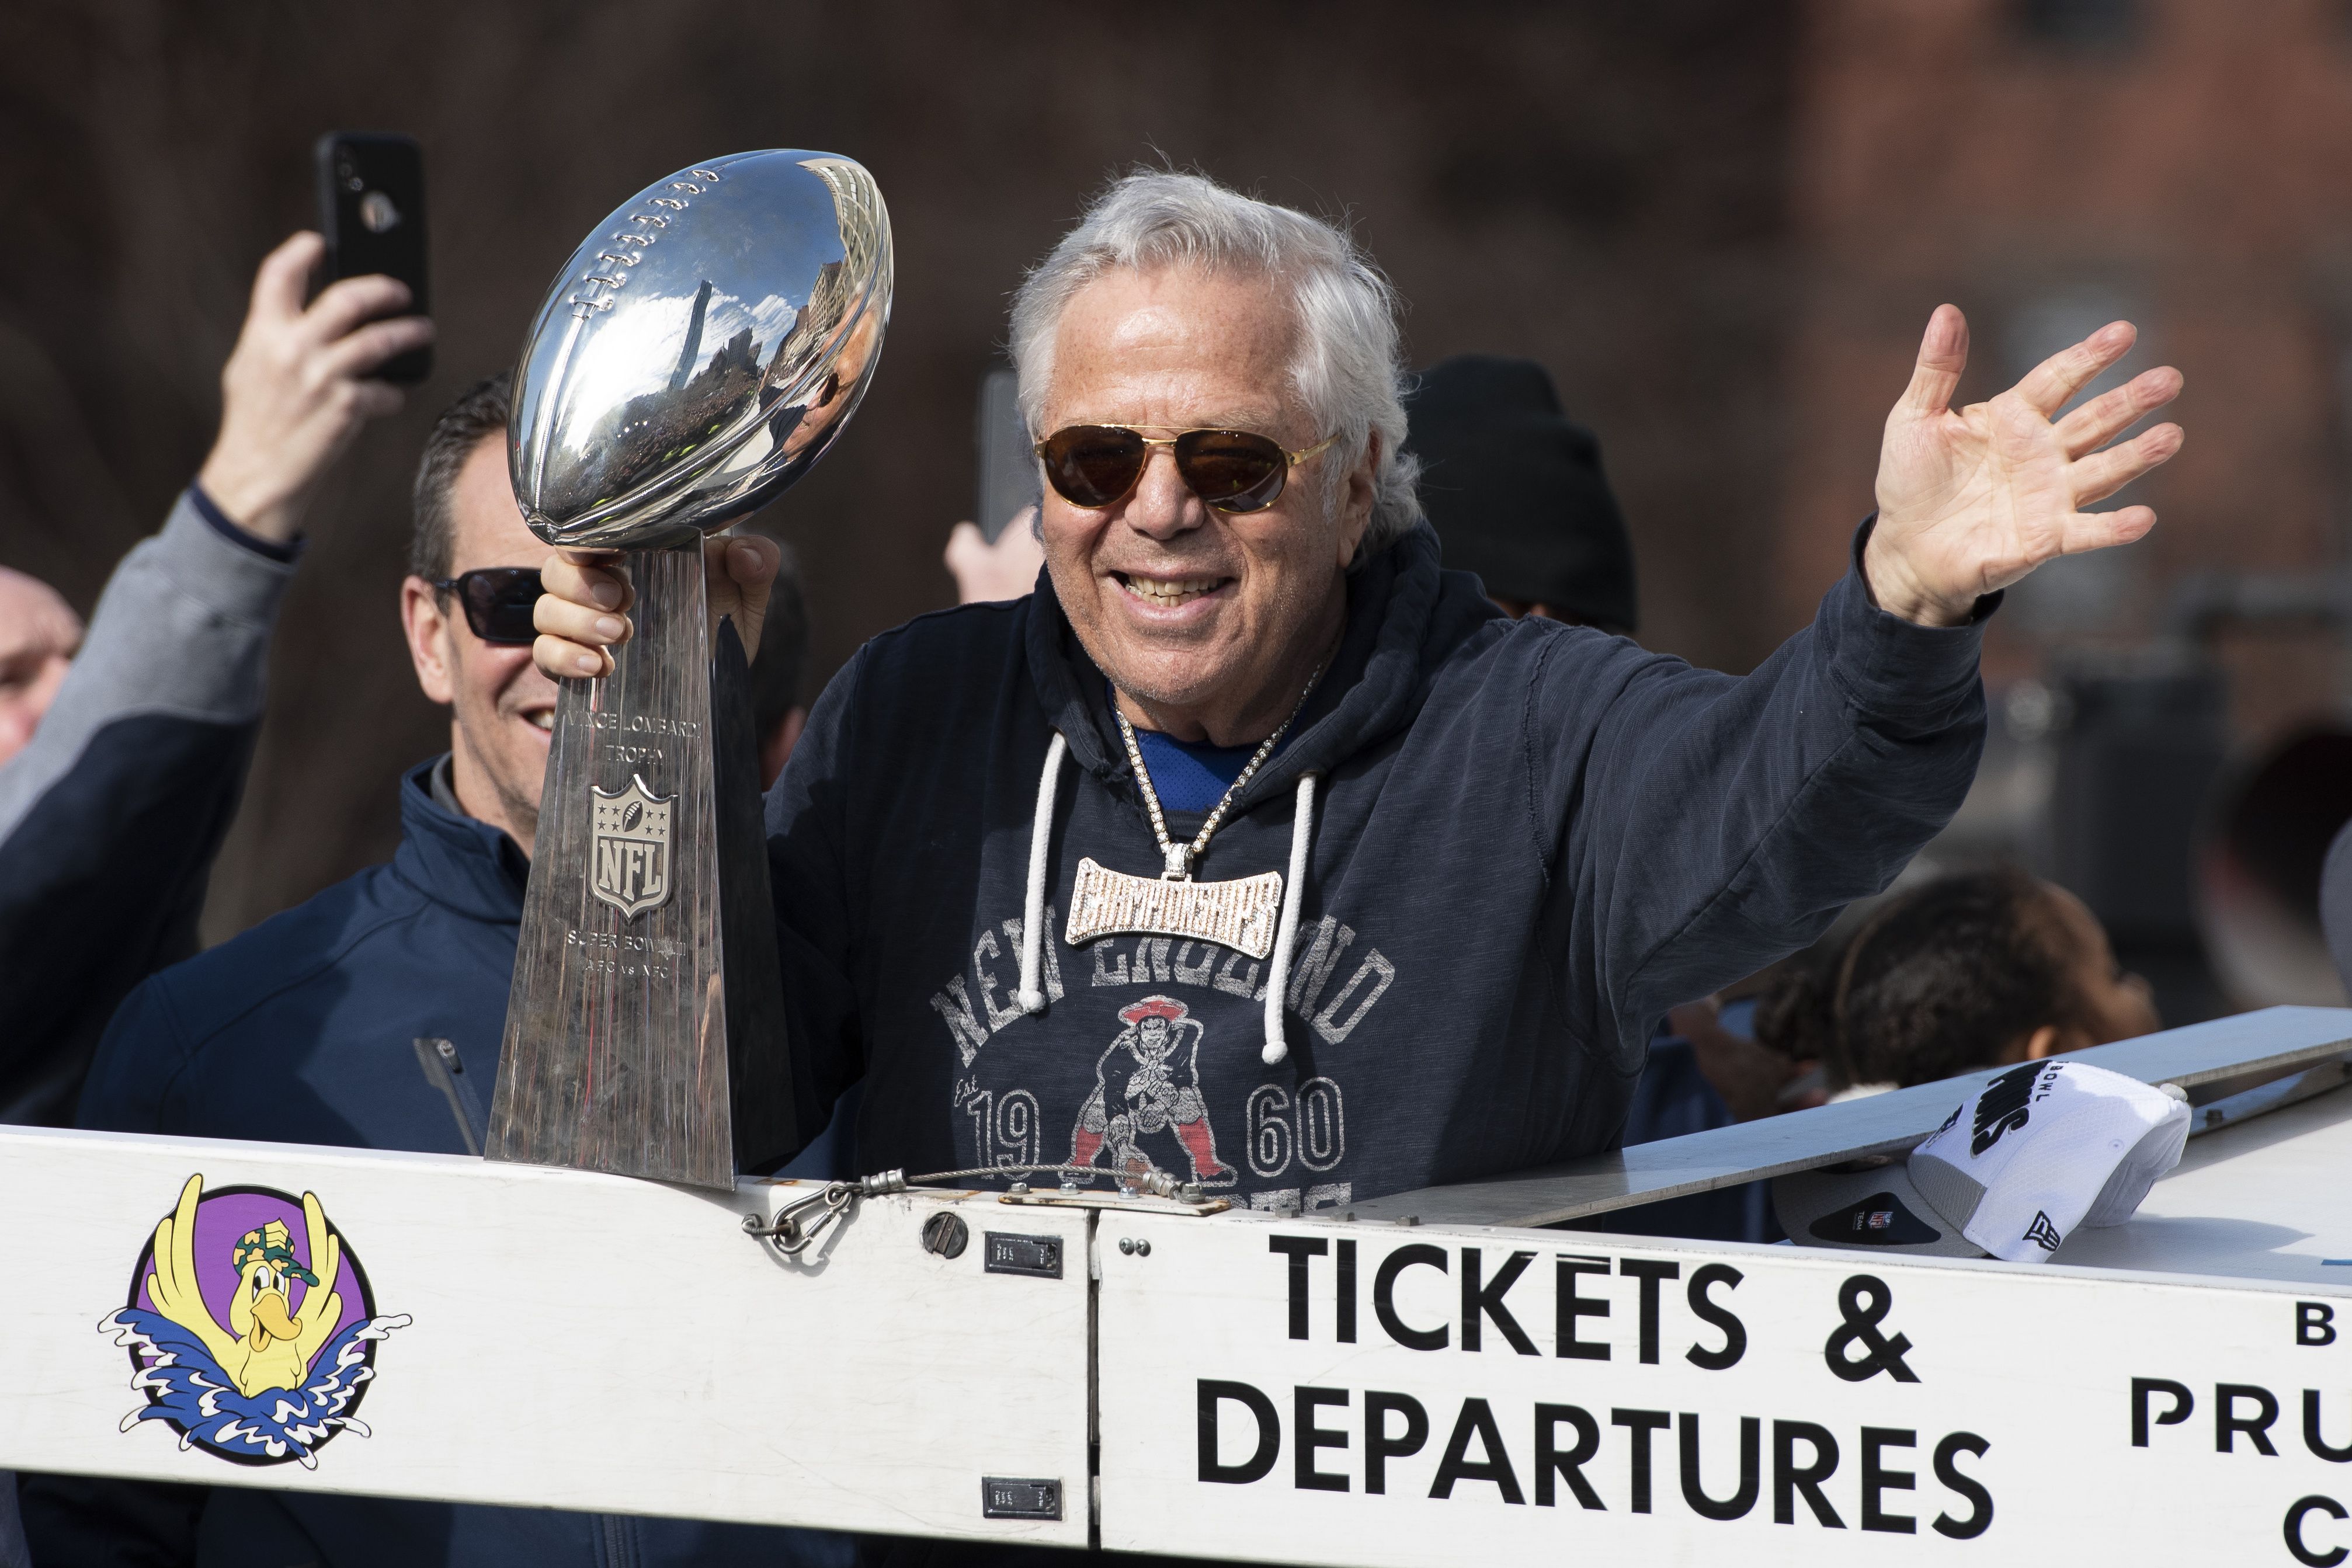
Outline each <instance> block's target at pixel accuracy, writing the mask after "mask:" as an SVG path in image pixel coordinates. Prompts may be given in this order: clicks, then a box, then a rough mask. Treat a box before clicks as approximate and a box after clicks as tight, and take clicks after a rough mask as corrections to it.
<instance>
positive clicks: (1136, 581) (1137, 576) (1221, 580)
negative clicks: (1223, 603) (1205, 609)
mask: <svg viewBox="0 0 2352 1568" xmlns="http://www.w3.org/2000/svg"><path fill="white" fill-rule="evenodd" d="M1111 576H1112V577H1113V578H1115V579H1117V580H1118V585H1119V586H1120V587H1121V588H1124V589H1126V590H1127V591H1129V593H1131V594H1133V595H1135V597H1136V598H1138V599H1140V600H1141V601H1143V602H1144V603H1146V604H1149V605H1150V606H1151V607H1152V608H1153V609H1155V610H1173V609H1175V608H1176V607H1177V606H1178V605H1180V604H1190V603H1191V602H1192V601H1194V600H1195V599H1199V598H1202V597H1203V596H1205V595H1207V594H1211V593H1214V592H1215V591H1217V590H1218V589H1220V588H1223V586H1224V585H1225V584H1226V583H1228V582H1231V581H1232V580H1233V579H1231V578H1229V577H1145V576H1143V575H1142V574H1141V573H1139V572H1132V571H1114V572H1112V573H1111Z"/></svg>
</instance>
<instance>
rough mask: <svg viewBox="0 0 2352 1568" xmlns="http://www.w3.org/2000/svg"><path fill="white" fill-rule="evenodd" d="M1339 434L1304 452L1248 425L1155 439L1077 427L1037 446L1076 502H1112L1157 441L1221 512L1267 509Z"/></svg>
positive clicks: (1049, 472)
mask: <svg viewBox="0 0 2352 1568" xmlns="http://www.w3.org/2000/svg"><path fill="white" fill-rule="evenodd" d="M1337 440H1339V437H1338V436H1337V435H1331V436H1327V437H1325V438H1324V439H1323V440H1321V441H1318V442H1317V443H1316V444H1314V445H1312V446H1309V447H1307V448H1306V449H1305V450H1304V451H1300V452H1290V451H1286V450H1285V449H1284V447H1283V445H1282V444H1281V443H1280V442H1278V441H1276V440H1275V439H1274V438H1273V437H1272V436H1270V435H1259V434H1255V432H1253V431H1247V430H1187V431H1184V432H1182V433H1181V434H1176V435H1162V436H1150V435H1145V434H1142V433H1141V432H1140V431H1135V430H1130V429H1129V428H1128V427H1127V426H1126V425H1123V424H1073V425H1070V426H1069V427H1068V428H1066V429H1063V430H1057V431H1055V432H1054V434H1051V435H1049V436H1047V437H1045V440H1043V441H1041V442H1039V443H1038V444H1037V455H1038V457H1039V458H1040V459H1042V460H1043V461H1044V463H1045V477H1046V479H1047V480H1048V481H1050V482H1051V483H1052V485H1053V486H1054V491H1055V494H1056V495H1058V496H1060V497H1062V499H1064V500H1066V501H1067V502H1069V503H1070V504H1071V505H1072V506H1074V507H1108V506H1109V505H1110V504H1111V503H1112V502H1113V501H1116V500H1118V498H1119V497H1121V496H1124V495H1126V494H1127V493H1128V492H1129V490H1132V489H1134V488H1135V486H1136V482H1137V481H1138V480H1139V479H1141V478H1142V477H1143V467H1144V465H1145V464H1147V463H1149V462H1150V461H1151V449H1152V448H1153V447H1155V446H1167V447H1172V448H1174V451H1175V458H1176V472H1177V474H1178V476H1181V478H1182V479H1183V481H1184V483H1185V484H1186V485H1188V486H1191V487H1192V494H1194V495H1196V496H1198V497H1201V499H1202V500H1203V501H1206V502H1208V503H1209V505H1211V506H1212V507H1216V508H1217V510H1219V511H1221V512H1262V511H1264V510H1265V508H1266V507H1271V506H1273V505H1274V503H1275V502H1276V500H1278V499H1280V498H1281V496H1282V487H1283V486H1284V485H1286V483H1288V482H1289V478H1290V470H1291V467H1292V465H1294V464H1299V463H1304V462H1306V461H1307V459H1308V458H1310V457H1312V456H1314V455H1317V454H1318V453H1319V452H1321V451H1322V450H1323V449H1324V448H1325V447H1327V446H1328V445H1330V444H1331V443H1332V442H1334V441H1337Z"/></svg>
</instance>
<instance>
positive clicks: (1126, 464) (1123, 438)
mask: <svg viewBox="0 0 2352 1568" xmlns="http://www.w3.org/2000/svg"><path fill="white" fill-rule="evenodd" d="M1149 451H1150V448H1149V447H1147V446H1146V445H1145V444H1144V443H1143V437H1141V436H1140V435H1138V434H1135V432H1133V431H1131V430H1119V429H1116V428H1114V427H1113V426H1110V425H1108V424H1074V425H1072V426H1070V427H1069V428H1068V429H1067V430H1057V431H1055V433H1054V434H1051V435H1049V436H1047V437H1046V438H1045V445H1044V447H1043V448H1042V449H1041V455H1043V456H1044V458H1045V476H1046V477H1047V478H1048V479H1051V480H1052V481H1053V482H1054V489H1055V493H1056V494H1058V495H1059V496H1060V497H1062V499H1064V500H1066V501H1067V502H1069V503H1070V504H1071V505H1072V506H1074V507H1108V506H1109V505H1110V504H1111V503H1112V502H1113V501H1116V500H1118V498H1119V497H1121V496H1124V495H1126V494H1127V493H1128V492H1129V490H1132V489H1133V488H1135V481H1136V480H1137V478H1138V477H1139V476H1141V475H1142V473H1143V459H1144V455H1145V454H1146V453H1147V452H1149Z"/></svg>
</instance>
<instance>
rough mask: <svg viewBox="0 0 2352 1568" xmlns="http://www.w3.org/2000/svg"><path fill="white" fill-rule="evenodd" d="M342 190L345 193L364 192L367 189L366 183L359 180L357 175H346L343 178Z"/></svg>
mask: <svg viewBox="0 0 2352 1568" xmlns="http://www.w3.org/2000/svg"><path fill="white" fill-rule="evenodd" d="M343 189H344V190H346V191H364V190H366V189H367V182H366V181H365V180H362V179H361V178H360V177H359V176H358V175H357V174H346V175H345V176H343Z"/></svg>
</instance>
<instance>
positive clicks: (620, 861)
mask: <svg viewBox="0 0 2352 1568" xmlns="http://www.w3.org/2000/svg"><path fill="white" fill-rule="evenodd" d="M588 793H589V795H590V797H591V806H590V812H589V814H590V816H591V818H592V819H593V831H592V834H591V849H590V855H589V867H590V871H589V881H588V888H589V891H590V892H592V893H593V894H595V895H596V896H597V898H598V899H599V900H601V901H602V902H604V903H605V904H611V905H612V906H613V907H614V908H615V909H617V910H619V911H620V912H621V914H622V915H623V917H624V918H625V919H630V920H635V918H636V917H637V916H638V915H643V914H644V913H645V912H646V910H648V909H659V908H660V907H661V906H662V905H663V904H667V903H668V902H669V891H670V873H669V829H670V812H671V809H672V807H674V806H675V805H676V804H677V796H675V795H656V794H655V793H654V792H653V791H652V790H651V789H648V788H646V780H645V776H644V775H643V774H638V775H635V776H633V777H631V779H629V787H628V788H627V789H621V790H604V789H598V788H596V786H594V785H593V784H591V785H590V786H589V787H588Z"/></svg>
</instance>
